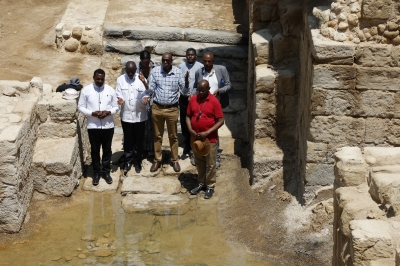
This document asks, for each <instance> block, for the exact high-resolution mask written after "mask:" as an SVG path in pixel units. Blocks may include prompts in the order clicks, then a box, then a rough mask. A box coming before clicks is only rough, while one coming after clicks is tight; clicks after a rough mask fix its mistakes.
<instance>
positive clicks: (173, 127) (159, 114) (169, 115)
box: [151, 103, 179, 162]
mask: <svg viewBox="0 0 400 266" xmlns="http://www.w3.org/2000/svg"><path fill="white" fill-rule="evenodd" d="M151 111H152V115H151V118H152V119H153V127H154V159H155V160H156V161H158V162H161V160H162V155H161V148H162V140H163V135H164V124H165V122H167V129H168V138H169V146H170V147H171V156H172V159H171V160H172V161H173V162H176V161H178V144H179V143H178V114H179V109H178V107H177V106H176V107H169V108H163V107H160V106H158V105H157V104H156V103H154V104H153V106H152V109H151Z"/></svg>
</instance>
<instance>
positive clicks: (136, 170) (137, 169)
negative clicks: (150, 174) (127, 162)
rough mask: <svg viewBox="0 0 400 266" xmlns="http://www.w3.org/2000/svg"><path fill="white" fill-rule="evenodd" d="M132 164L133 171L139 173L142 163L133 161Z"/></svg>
mask: <svg viewBox="0 0 400 266" xmlns="http://www.w3.org/2000/svg"><path fill="white" fill-rule="evenodd" d="M134 165H135V172H136V173H138V174H139V173H140V171H142V164H141V163H140V162H135V163H134Z"/></svg>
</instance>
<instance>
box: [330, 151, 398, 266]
mask: <svg viewBox="0 0 400 266" xmlns="http://www.w3.org/2000/svg"><path fill="white" fill-rule="evenodd" d="M334 157H335V161H336V163H335V168H334V172H335V191H334V211H335V214H334V230H333V232H334V254H333V265H338V266H340V265H393V266H394V265H400V260H399V253H400V249H399V244H400V242H399V239H400V238H399V237H400V234H399V232H400V231H399V227H400V223H399V213H400V208H399V206H400V165H399V164H398V163H399V160H400V148H390V147H365V148H364V149H363V151H362V150H361V149H360V148H358V147H345V148H341V149H340V150H339V151H338V152H336V153H335V155H334Z"/></svg>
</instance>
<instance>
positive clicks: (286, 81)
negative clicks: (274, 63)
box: [276, 69, 297, 95]
mask: <svg viewBox="0 0 400 266" xmlns="http://www.w3.org/2000/svg"><path fill="white" fill-rule="evenodd" d="M276 91H277V93H278V94H290V95H294V94H296V93H297V87H296V73H295V72H294V71H292V70H290V69H283V70H277V76H276Z"/></svg>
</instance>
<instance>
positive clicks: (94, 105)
mask: <svg viewBox="0 0 400 266" xmlns="http://www.w3.org/2000/svg"><path fill="white" fill-rule="evenodd" d="M105 75H106V74H105V73H104V70H102V69H97V70H95V71H94V74H93V80H94V83H93V84H90V85H88V86H86V87H84V88H83V89H82V92H81V95H80V98H79V102H78V109H79V111H80V112H81V113H83V114H84V115H86V116H87V129H88V134H89V142H90V147H91V156H92V166H93V185H94V186H97V185H98V184H99V182H100V174H101V175H102V176H103V178H104V180H105V181H106V182H107V183H108V184H111V183H112V182H113V180H112V178H111V175H110V172H111V155H112V150H111V143H112V138H113V135H114V118H113V117H112V115H113V114H115V113H117V112H118V104H117V96H116V95H115V91H114V89H113V88H111V87H110V86H108V85H107V84H105V83H104V80H105ZM100 148H102V149H103V157H102V158H101V162H102V169H100Z"/></svg>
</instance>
